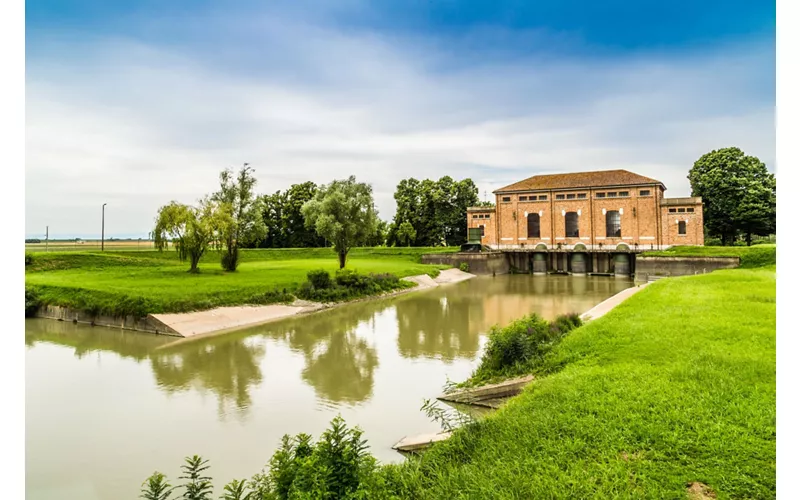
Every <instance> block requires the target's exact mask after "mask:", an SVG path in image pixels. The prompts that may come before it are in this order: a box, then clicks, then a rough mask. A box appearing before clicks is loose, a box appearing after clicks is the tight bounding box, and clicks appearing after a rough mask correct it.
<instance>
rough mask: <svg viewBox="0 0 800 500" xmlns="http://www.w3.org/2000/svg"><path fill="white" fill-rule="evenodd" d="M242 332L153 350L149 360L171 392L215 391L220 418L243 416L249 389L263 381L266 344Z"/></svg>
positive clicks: (156, 374)
mask: <svg viewBox="0 0 800 500" xmlns="http://www.w3.org/2000/svg"><path fill="white" fill-rule="evenodd" d="M253 340H257V339H252V338H251V339H247V338H243V337H242V336H240V335H223V336H220V337H213V338H210V339H207V340H199V339H198V340H197V341H193V342H188V343H184V344H178V345H175V346H171V347H167V348H165V349H164V350H156V351H153V352H152V353H151V355H150V362H151V364H152V367H153V374H154V375H155V378H156V382H157V383H158V385H159V387H161V388H162V389H164V390H165V391H167V392H168V393H173V392H181V391H186V390H189V389H190V388H193V387H197V386H198V385H199V387H200V388H202V389H204V390H209V391H211V392H213V393H214V394H216V396H217V404H218V412H219V415H220V417H224V416H225V415H227V414H229V413H230V410H235V411H236V413H239V414H240V415H242V416H243V415H244V414H246V412H247V409H248V408H249V407H250V405H251V402H252V401H251V397H250V389H251V388H252V387H255V386H257V385H258V384H260V383H261V380H262V374H261V367H260V366H259V362H260V360H261V358H262V357H263V356H264V353H265V347H264V345H263V344H260V343H256V342H253Z"/></svg>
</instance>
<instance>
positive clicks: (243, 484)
mask: <svg viewBox="0 0 800 500" xmlns="http://www.w3.org/2000/svg"><path fill="white" fill-rule="evenodd" d="M222 490H223V493H222V496H221V497H220V500H257V498H258V497H255V496H254V494H253V492H252V491H247V490H248V486H247V481H246V480H245V479H242V480H239V479H234V480H233V481H231V482H230V483H228V484H226V485H225V487H224V488H223V489H222Z"/></svg>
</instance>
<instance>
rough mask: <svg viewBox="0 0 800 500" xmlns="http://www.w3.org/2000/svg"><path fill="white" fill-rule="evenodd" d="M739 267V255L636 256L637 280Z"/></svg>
mask: <svg viewBox="0 0 800 500" xmlns="http://www.w3.org/2000/svg"><path fill="white" fill-rule="evenodd" d="M735 267H739V257H643V256H641V255H637V256H636V280H637V281H647V279H648V277H651V276H653V277H666V276H688V275H693V274H705V273H710V272H711V271H715V270H717V269H733V268H735Z"/></svg>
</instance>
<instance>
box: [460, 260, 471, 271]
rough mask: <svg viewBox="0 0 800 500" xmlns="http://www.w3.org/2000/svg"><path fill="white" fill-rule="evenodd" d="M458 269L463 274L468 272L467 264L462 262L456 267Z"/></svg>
mask: <svg viewBox="0 0 800 500" xmlns="http://www.w3.org/2000/svg"><path fill="white" fill-rule="evenodd" d="M458 268H459V269H461V270H462V271H464V272H465V273H468V272H469V263H468V262H462V263H461V265H459V266H458Z"/></svg>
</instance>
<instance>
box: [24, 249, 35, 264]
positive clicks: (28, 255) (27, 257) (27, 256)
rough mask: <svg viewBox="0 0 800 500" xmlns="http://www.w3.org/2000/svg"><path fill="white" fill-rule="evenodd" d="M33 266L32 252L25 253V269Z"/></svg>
mask: <svg viewBox="0 0 800 500" xmlns="http://www.w3.org/2000/svg"><path fill="white" fill-rule="evenodd" d="M31 264H33V254H32V253H30V252H25V267H28V266H30V265H31Z"/></svg>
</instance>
